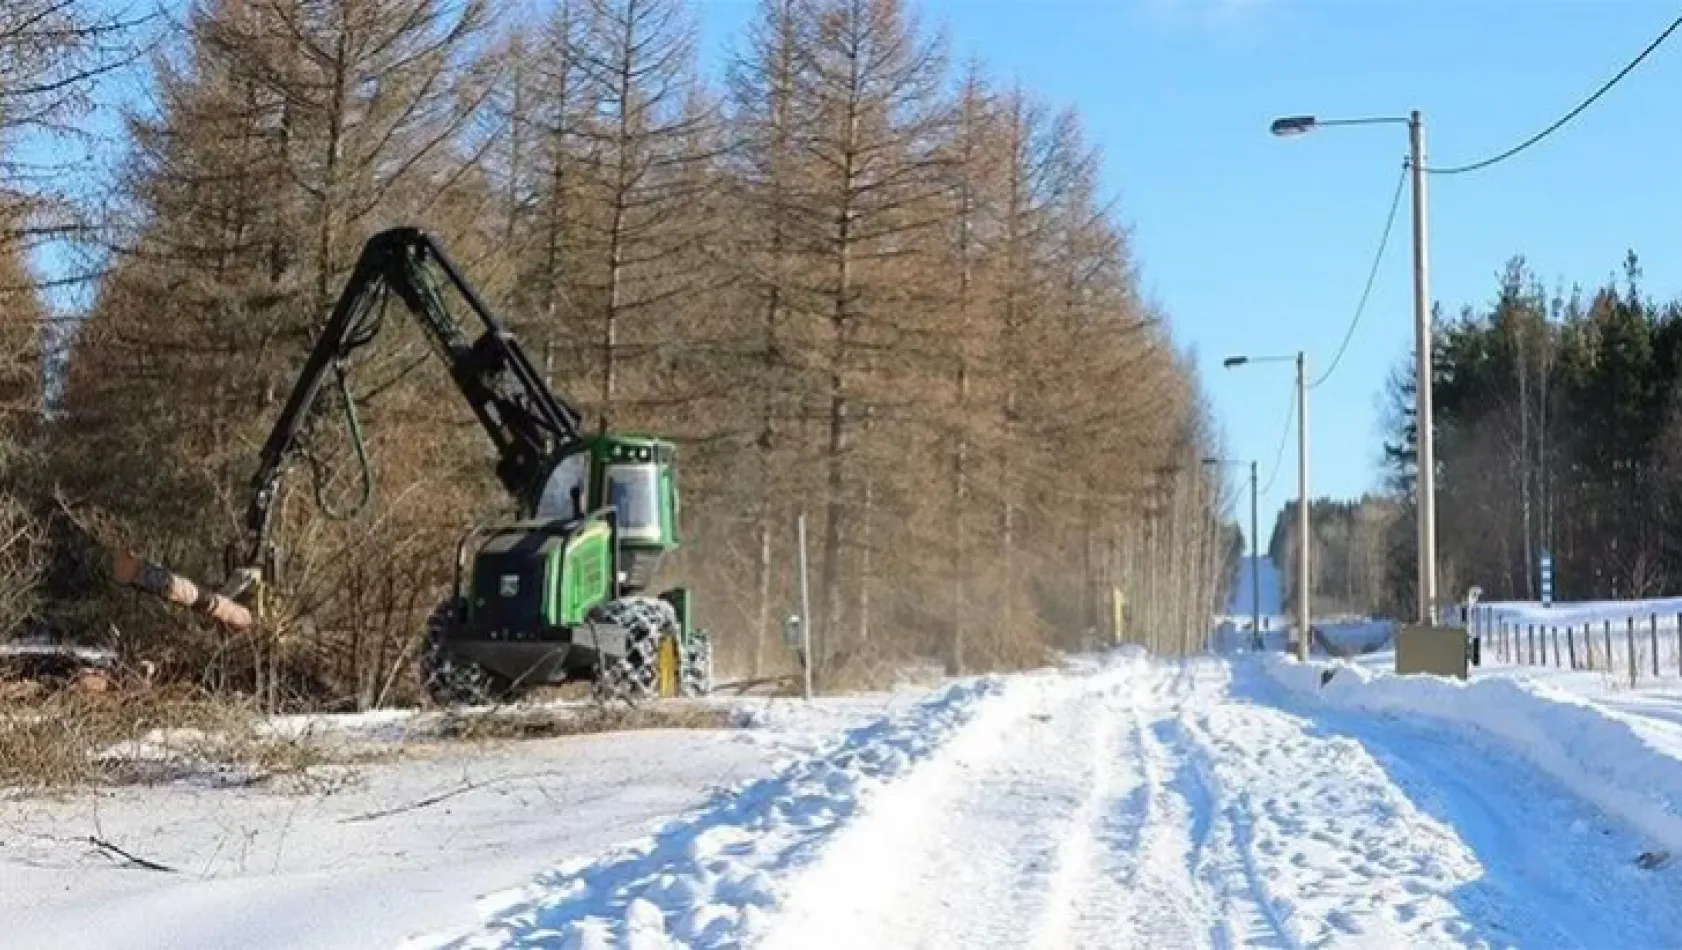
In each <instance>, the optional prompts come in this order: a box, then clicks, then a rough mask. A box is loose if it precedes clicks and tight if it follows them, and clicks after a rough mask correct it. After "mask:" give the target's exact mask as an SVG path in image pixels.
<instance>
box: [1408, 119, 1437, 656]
mask: <svg viewBox="0 0 1682 950" xmlns="http://www.w3.org/2000/svg"><path fill="white" fill-rule="evenodd" d="M1408 146H1409V149H1408V151H1409V156H1408V167H1409V169H1410V170H1411V172H1412V177H1413V324H1414V346H1415V348H1416V349H1417V353H1416V356H1415V364H1416V366H1415V374H1416V377H1417V378H1416V380H1415V387H1416V389H1417V390H1418V392H1417V394H1416V400H1415V407H1414V409H1415V417H1414V422H1415V430H1416V432H1417V436H1418V463H1419V478H1418V483H1417V486H1416V490H1417V492H1418V508H1419V542H1418V543H1419V576H1418V580H1417V582H1416V584H1417V588H1418V590H1417V594H1416V597H1415V600H1416V607H1417V611H1418V614H1419V618H1418V619H1419V622H1420V623H1421V624H1423V625H1425V626H1434V625H1435V624H1436V616H1437V467H1436V452H1435V450H1434V447H1433V446H1432V441H1433V439H1432V429H1433V420H1432V416H1431V291H1430V280H1429V278H1430V263H1429V261H1428V260H1427V256H1426V255H1427V249H1426V240H1425V124H1424V121H1423V120H1422V119H1421V118H1420V116H1419V112H1418V110H1415V111H1414V112H1413V113H1412V114H1411V115H1410V116H1409V117H1408Z"/></svg>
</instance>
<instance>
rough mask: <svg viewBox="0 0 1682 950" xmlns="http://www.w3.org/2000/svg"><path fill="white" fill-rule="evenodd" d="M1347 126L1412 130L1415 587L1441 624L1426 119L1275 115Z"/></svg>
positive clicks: (1297, 123) (1314, 124)
mask: <svg viewBox="0 0 1682 950" xmlns="http://www.w3.org/2000/svg"><path fill="white" fill-rule="evenodd" d="M1344 125H1406V126H1407V129H1408V172H1409V175H1410V177H1411V178H1412V179H1413V332H1414V348H1415V350H1416V352H1415V354H1414V389H1415V390H1416V392H1415V396H1414V432H1415V435H1416V440H1415V441H1416V442H1417V452H1416V454H1415V458H1416V461H1417V463H1418V466H1417V467H1418V469H1419V473H1418V478H1417V479H1416V480H1415V486H1414V487H1415V492H1416V495H1417V498H1416V502H1417V507H1418V508H1419V524H1418V538H1417V542H1418V547H1419V552H1418V553H1419V563H1418V577H1417V579H1416V581H1415V584H1414V587H1415V591H1414V601H1415V611H1416V613H1417V614H1418V622H1419V623H1420V624H1422V625H1424V626H1435V625H1436V622H1437V616H1436V615H1437V466H1436V449H1435V447H1434V446H1433V445H1432V441H1433V440H1432V430H1433V428H1434V425H1433V422H1432V417H1431V376H1432V372H1431V282H1430V272H1431V268H1430V263H1429V260H1430V254H1429V248H1428V242H1427V240H1426V227H1425V207H1426V201H1425V120H1424V118H1423V117H1421V116H1420V114H1419V110H1418V109H1415V110H1413V111H1412V112H1410V113H1408V114H1407V116H1405V117H1404V116H1399V115H1390V116H1363V117H1360V118H1344V119H1321V118H1317V117H1315V116H1312V115H1292V116H1284V117H1282V118H1278V119H1274V120H1273V124H1272V125H1271V126H1270V127H1269V129H1270V131H1272V133H1273V134H1274V135H1278V136H1296V135H1304V134H1307V133H1308V132H1311V131H1313V130H1315V129H1318V128H1324V127H1327V126H1344Z"/></svg>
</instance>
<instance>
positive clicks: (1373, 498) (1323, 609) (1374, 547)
mask: <svg viewBox="0 0 1682 950" xmlns="http://www.w3.org/2000/svg"><path fill="white" fill-rule="evenodd" d="M1402 511H1403V507H1402V503H1401V502H1400V501H1399V500H1398V499H1396V498H1394V497H1391V496H1390V495H1388V494H1382V493H1368V494H1365V495H1362V496H1361V497H1360V498H1356V499H1349V500H1344V499H1332V498H1324V497H1322V498H1314V499H1312V500H1310V501H1309V504H1308V530H1309V534H1310V547H1309V550H1310V553H1311V556H1310V557H1309V559H1308V590H1309V598H1308V606H1309V610H1310V613H1311V614H1312V616H1313V617H1334V616H1372V615H1387V616H1392V617H1405V616H1411V604H1412V602H1411V601H1408V600H1406V599H1398V594H1397V591H1396V589H1395V584H1396V580H1397V578H1398V576H1399V573H1398V571H1397V569H1396V567H1395V565H1396V564H1397V563H1398V561H1397V559H1398V558H1399V557H1404V555H1403V554H1402V553H1401V552H1399V551H1398V550H1397V547H1396V545H1397V539H1398V537H1399V535H1398V533H1397V532H1398V531H1407V530H1409V529H1411V527H1412V524H1413V523H1412V522H1411V521H1409V522H1406V523H1403V522H1402ZM1297 535H1298V532H1297V501H1296V499H1294V498H1293V499H1291V500H1290V501H1287V502H1286V503H1285V505H1284V507H1283V508H1282V509H1281V510H1280V512H1279V517H1278V518H1277V519H1275V521H1274V523H1273V531H1272V534H1271V535H1269V537H1268V543H1267V556H1268V558H1269V559H1270V560H1271V561H1272V562H1273V563H1274V564H1277V565H1279V569H1280V583H1281V585H1282V587H1283V590H1282V591H1281V592H1280V593H1281V597H1282V599H1281V601H1280V603H1281V605H1282V607H1283V608H1284V610H1285V611H1286V612H1287V613H1289V614H1293V615H1294V613H1295V611H1296V609H1297V608H1296V604H1297V599H1296V598H1297V584H1298V581H1297V567H1296V565H1297V554H1298V546H1297ZM1406 556H1411V555H1406ZM1239 606H1240V607H1242V606H1243V605H1242V604H1240V605H1239Z"/></svg>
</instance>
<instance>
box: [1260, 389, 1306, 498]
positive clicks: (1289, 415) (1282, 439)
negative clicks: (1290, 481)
mask: <svg viewBox="0 0 1682 950" xmlns="http://www.w3.org/2000/svg"><path fill="white" fill-rule="evenodd" d="M1296 417H1297V394H1296V387H1295V386H1292V387H1291V405H1290V408H1289V409H1288V410H1286V412H1285V428H1283V429H1281V430H1279V451H1278V452H1275V453H1274V455H1273V470H1272V471H1270V472H1268V473H1267V483H1266V484H1265V485H1263V486H1262V487H1261V489H1260V490H1259V492H1258V494H1262V495H1265V494H1267V492H1268V489H1270V488H1272V487H1273V480H1274V479H1275V478H1278V477H1279V463H1280V462H1283V461H1284V460H1285V443H1286V442H1288V441H1290V437H1291V420H1292V419H1295V418H1296Z"/></svg>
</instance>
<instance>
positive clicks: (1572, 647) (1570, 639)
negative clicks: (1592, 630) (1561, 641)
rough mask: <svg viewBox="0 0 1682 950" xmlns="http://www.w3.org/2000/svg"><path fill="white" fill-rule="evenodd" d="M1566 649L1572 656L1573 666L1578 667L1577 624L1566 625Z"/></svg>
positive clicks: (1573, 667)
mask: <svg viewBox="0 0 1682 950" xmlns="http://www.w3.org/2000/svg"><path fill="white" fill-rule="evenodd" d="M1565 650H1566V652H1567V653H1568V654H1569V656H1570V660H1571V668H1572V669H1576V668H1577V627H1576V625H1575V624H1569V623H1568V624H1566V625H1565Z"/></svg>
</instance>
